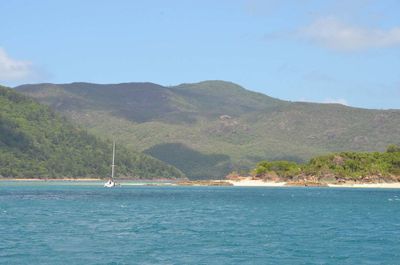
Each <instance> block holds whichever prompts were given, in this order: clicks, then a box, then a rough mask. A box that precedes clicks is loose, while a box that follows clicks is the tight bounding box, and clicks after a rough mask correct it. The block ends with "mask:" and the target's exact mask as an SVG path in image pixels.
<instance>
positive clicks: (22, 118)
mask: <svg viewBox="0 0 400 265" xmlns="http://www.w3.org/2000/svg"><path fill="white" fill-rule="evenodd" d="M110 148H111V144H110V143H109V142H108V143H106V142H104V141H101V140H99V139H97V138H96V137H94V136H92V135H89V134H88V133H86V131H84V130H82V129H79V128H77V127H75V126H73V125H72V124H71V123H70V122H69V121H67V120H66V119H65V118H61V117H60V116H59V115H58V114H55V113H54V112H53V111H51V110H49V107H48V106H45V105H41V104H39V103H37V102H35V101H33V100H32V99H30V98H28V97H26V96H24V95H21V94H19V93H16V92H15V91H12V90H11V89H7V88H5V87H1V86H0V176H3V177H23V178H62V177H89V176H94V177H107V176H108V175H109V172H110V153H111V150H110ZM117 155H118V159H117V165H116V167H117V176H126V177H135V178H138V177H143V178H153V177H165V178H168V177H170V178H176V177H182V173H181V172H180V171H178V170H177V169H175V168H173V167H171V166H168V165H166V164H164V163H163V162H161V161H158V160H156V159H153V158H151V157H149V156H146V155H143V154H138V153H132V152H128V151H127V150H126V149H125V148H121V147H120V146H119V147H118V153H117Z"/></svg>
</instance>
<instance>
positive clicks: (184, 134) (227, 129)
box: [16, 81, 400, 178]
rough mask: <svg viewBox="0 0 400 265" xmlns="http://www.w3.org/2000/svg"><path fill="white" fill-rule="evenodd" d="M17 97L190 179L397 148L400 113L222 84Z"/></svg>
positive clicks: (86, 88) (87, 88)
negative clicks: (282, 162)
mask: <svg viewBox="0 0 400 265" xmlns="http://www.w3.org/2000/svg"><path fill="white" fill-rule="evenodd" d="M16 89H17V90H19V91H21V92H23V93H25V94H27V95H30V96H32V97H35V98H36V99H37V100H39V101H40V102H42V103H45V104H47V105H50V106H51V107H52V108H53V109H55V110H57V111H59V112H61V113H63V114H64V115H65V116H66V117H68V118H69V119H70V120H72V121H73V122H75V123H77V124H79V125H82V126H84V127H85V128H87V129H88V130H89V131H90V132H93V133H95V134H96V135H99V136H101V137H104V138H109V137H110V136H111V135H116V137H117V138H118V139H120V140H121V141H123V142H124V143H126V144H127V145H128V146H131V147H133V148H135V149H136V150H139V151H143V152H146V153H149V154H151V155H152V156H154V157H156V158H159V159H160V160H163V161H166V162H168V163H170V164H172V165H175V166H176V167H178V168H179V169H181V170H183V171H184V172H185V173H186V174H187V175H188V176H189V177H190V178H215V177H223V176H224V175H225V174H227V173H228V172H230V171H232V170H240V169H248V168H251V167H253V166H254V165H255V163H256V162H258V161H260V160H263V159H268V160H276V159H286V160H295V161H306V160H308V159H309V158H310V157H312V156H315V155H320V154H324V153H327V152H332V151H347V150H353V151H381V150H384V148H385V147H386V146H387V145H389V144H392V143H394V144H398V143H400V126H399V124H400V111H399V110H388V111H381V110H366V109H357V108H351V107H346V106H343V105H337V104H314V103H299V102H287V101H282V100H278V99H274V98H271V97H268V96H266V95H263V94H260V93H255V92H251V91H248V90H245V89H244V88H242V87H240V86H238V85H235V84H233V83H229V82H223V81H205V82H201V83H196V84H182V85H179V86H174V87H163V86H160V85H156V84H152V83H124V84H114V85H98V84H89V83H72V84H60V85H55V84H37V85H24V86H20V87H17V88H16Z"/></svg>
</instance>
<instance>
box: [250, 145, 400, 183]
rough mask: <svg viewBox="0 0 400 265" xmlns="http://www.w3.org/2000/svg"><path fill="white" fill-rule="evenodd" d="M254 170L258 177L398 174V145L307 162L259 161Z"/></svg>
mask: <svg viewBox="0 0 400 265" xmlns="http://www.w3.org/2000/svg"><path fill="white" fill-rule="evenodd" d="M253 172H254V174H255V175H258V176H262V175H265V174H270V173H274V174H276V175H277V176H279V177H283V178H285V177H294V176H298V175H300V174H304V175H313V176H316V177H317V178H318V177H322V176H324V175H328V174H330V175H333V176H336V177H339V178H344V179H360V178H364V177H368V176H391V175H394V176H400V146H397V145H390V146H389V147H388V148H387V151H386V152H341V153H334V154H329V155H325V156H318V157H315V158H313V159H311V160H310V161H309V162H308V163H306V164H296V163H295V162H288V161H272V162H268V161H262V162H260V163H258V164H257V166H256V168H255V169H254V171H253Z"/></svg>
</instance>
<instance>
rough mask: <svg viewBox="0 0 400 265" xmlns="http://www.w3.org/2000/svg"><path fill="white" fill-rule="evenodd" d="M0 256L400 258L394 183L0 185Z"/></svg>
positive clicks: (280, 260) (240, 260)
mask: <svg viewBox="0 0 400 265" xmlns="http://www.w3.org/2000/svg"><path fill="white" fill-rule="evenodd" d="M0 263H1V264H290V265H292V264H400V190H386V189H381V190H378V189H333V188H238V187H132V186H131V187H122V188H118V189H104V188H102V187H99V186H94V185H86V186H68V185H57V184H52V185H44V184H43V183H40V184H15V183H0Z"/></svg>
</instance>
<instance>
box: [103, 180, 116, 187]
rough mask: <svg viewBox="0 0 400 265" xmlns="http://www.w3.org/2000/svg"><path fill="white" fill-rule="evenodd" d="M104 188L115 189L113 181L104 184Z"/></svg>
mask: <svg viewBox="0 0 400 265" xmlns="http://www.w3.org/2000/svg"><path fill="white" fill-rule="evenodd" d="M104 187H105V188H113V187H115V182H114V181H109V182H107V183H104Z"/></svg>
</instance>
